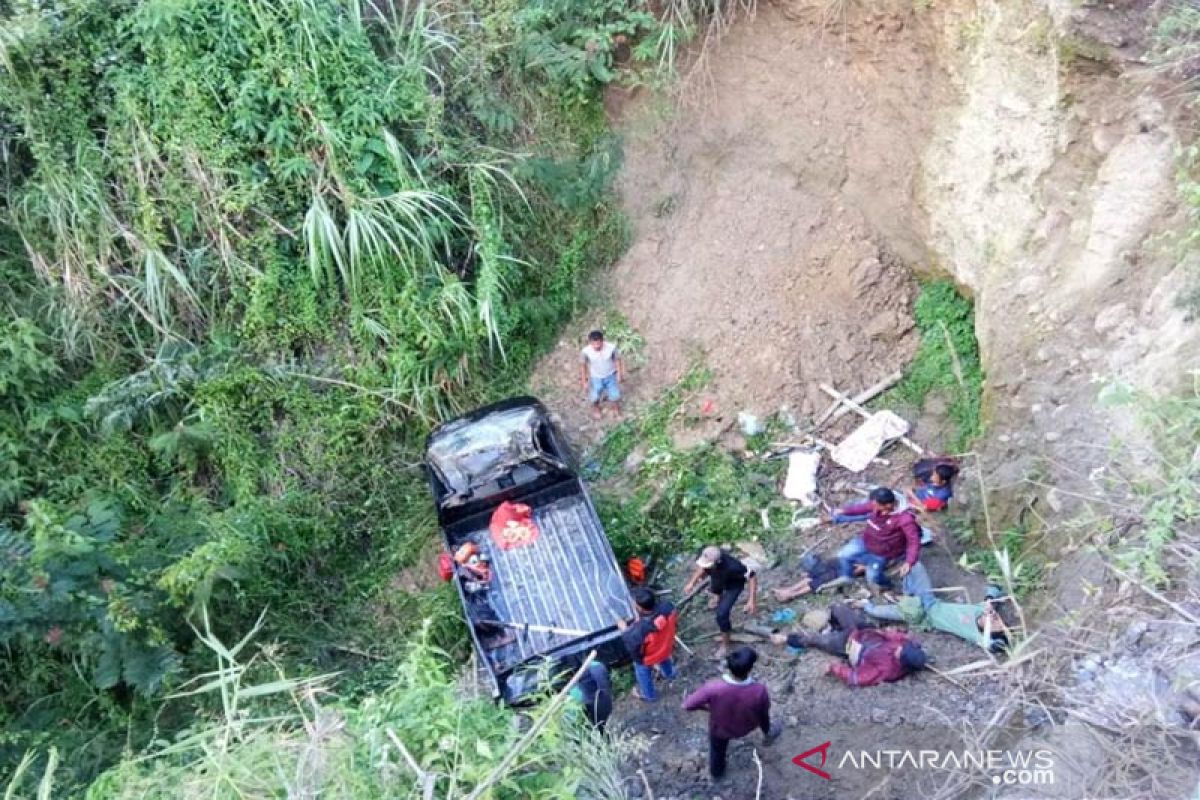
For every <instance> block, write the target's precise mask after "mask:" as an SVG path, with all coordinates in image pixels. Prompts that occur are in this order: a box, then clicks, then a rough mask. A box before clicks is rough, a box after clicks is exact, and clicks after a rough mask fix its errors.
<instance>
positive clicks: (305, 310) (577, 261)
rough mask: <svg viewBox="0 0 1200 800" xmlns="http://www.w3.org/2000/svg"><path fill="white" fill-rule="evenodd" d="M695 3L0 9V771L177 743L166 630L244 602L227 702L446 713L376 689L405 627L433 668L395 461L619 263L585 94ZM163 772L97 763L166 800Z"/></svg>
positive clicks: (423, 503) (175, 658) (442, 597)
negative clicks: (321, 684)
mask: <svg viewBox="0 0 1200 800" xmlns="http://www.w3.org/2000/svg"><path fill="white" fill-rule="evenodd" d="M706 8H707V7H705V6H702V5H700V4H695V5H689V4H687V3H679V4H673V5H672V6H671V8H670V9H669V14H670V17H669V18H668V19H667V21H666V22H661V21H659V20H658V19H656V18H655V17H654V16H653V15H652V14H651V13H649V7H648V6H647V5H645V4H644V3H641V2H639V1H638V0H606V1H605V2H603V3H585V2H578V0H536V2H530V3H523V4H515V3H482V2H473V0H464V2H461V3H455V4H453V5H450V4H444V5H443V4H422V3H417V4H411V3H409V4H400V3H393V2H392V1H391V0H375V2H359V1H358V0H297V2H290V3H276V2H266V0H246V1H245V2H238V3H225V2H217V1H216V0H139V1H136V2H135V0H115V1H114V0H41V1H40V2H34V1H33V0H15V1H14V2H8V3H0V165H2V167H3V168H2V169H0V305H2V306H3V308H4V311H5V319H4V321H3V328H0V453H2V454H3V456H4V458H3V460H2V461H0V645H3V649H2V650H0V669H3V671H4V673H5V674H6V675H7V676H10V679H9V680H6V681H4V683H3V686H2V688H0V730H3V733H2V734H0V765H5V766H3V767H0V770H4V771H8V767H10V766H15V765H17V764H19V763H21V760H22V758H23V757H24V756H25V754H27V753H30V752H33V753H36V754H37V756H36V757H35V759H34V761H33V762H27V763H26V767H27V769H26V775H27V776H32V775H33V774H35V773H40V772H41V768H42V766H44V763H45V760H46V758H47V757H48V755H49V754H50V753H51V752H54V751H53V750H52V748H56V749H57V752H58V753H60V754H67V753H69V754H70V758H60V759H59V763H58V766H57V770H56V771H55V772H54V782H55V784H54V785H55V792H56V793H70V792H73V791H76V790H78V789H79V788H80V787H82V786H84V785H86V784H88V783H89V782H90V781H91V780H93V778H94V777H95V776H96V775H98V774H101V773H102V772H103V771H104V770H105V769H107V768H109V767H110V766H111V765H113V764H114V763H116V762H117V761H119V760H120V759H121V758H122V757H129V758H131V757H135V756H136V755H137V754H139V753H141V752H143V751H144V749H145V748H147V747H149V748H151V750H152V751H156V752H160V751H162V750H163V748H164V747H166V746H167V745H168V743H171V742H178V741H179V740H180V737H184V738H186V737H187V736H190V735H200V734H202V733H203V734H204V735H209V734H208V733H206V732H205V731H207V726H209V725H211V724H215V721H217V720H218V717H216V716H214V714H218V713H219V712H220V711H221V706H220V704H219V703H217V702H215V699H216V698H215V694H214V693H212V692H206V693H199V694H180V692H181V690H182V689H183V687H185V686H193V685H194V684H189V683H188V681H189V680H190V678H189V676H192V675H195V674H196V673H197V672H199V671H206V670H208V669H209V659H210V655H209V654H208V653H207V651H205V650H203V648H200V647H199V644H200V639H199V638H198V635H197V632H196V627H193V626H199V621H198V612H199V610H200V609H202V608H205V609H207V610H208V615H209V617H208V618H209V619H210V620H211V631H206V633H205V637H211V638H212V640H213V641H233V640H235V639H237V638H239V636H240V634H241V633H242V632H244V631H246V630H249V629H251V628H252V627H253V626H254V625H255V623H256V620H258V619H259V615H260V614H261V613H263V612H264V609H265V610H266V611H265V616H264V617H263V618H262V620H261V631H260V633H259V638H260V639H262V640H264V641H269V642H271V644H269V645H263V647H262V653H263V655H262V658H260V659H258V660H256V661H254V662H253V663H254V664H255V665H256V666H255V667H254V670H257V672H255V677H262V675H263V674H275V671H276V670H277V669H278V670H283V669H284V667H286V669H287V674H289V675H294V676H296V678H295V680H299V681H304V680H308V679H310V678H312V676H313V675H314V674H316V673H325V672H329V671H331V670H349V671H351V672H352V674H353V679H352V680H350V679H347V678H343V679H342V680H341V681H340V682H339V683H338V691H339V692H341V693H342V695H343V696H344V697H346V698H351V697H358V698H361V697H367V696H370V694H371V692H372V691H375V690H379V691H383V692H385V696H386V693H387V692H389V691H390V692H393V695H392V700H390V701H389V702H393V703H394V704H395V708H394V709H393V710H392V711H389V712H388V713H389V714H392V713H395V714H396V715H398V716H397V720H399V719H400V718H401V717H404V715H405V714H406V713H407V711H405V710H404V703H418V702H424V700H422V699H421V698H422V697H423V696H424V695H425V694H429V693H435V694H436V692H438V691H442V692H443V693H444V691H446V690H445V689H444V684H445V675H444V674H443V673H440V672H437V671H436V670H432V668H431V672H430V673H429V674H430V675H432V676H433V678H431V680H433V681H434V684H426V683H422V682H419V681H415V680H414V679H412V677H411V675H409V674H408V673H404V672H403V670H401V674H400V675H399V676H397V674H396V672H395V668H394V666H393V663H394V660H395V659H398V658H400V657H401V656H402V655H403V654H404V653H405V652H407V651H406V649H405V648H406V645H405V641H406V640H407V638H408V637H409V636H410V635H412V634H413V633H415V632H416V631H418V630H420V629H422V625H423V620H427V619H428V620H432V623H431V624H430V625H428V626H427V627H426V628H425V636H426V637H427V641H428V643H429V645H430V646H431V647H432V648H433V650H431V651H430V652H447V653H449V654H450V656H451V659H452V660H453V659H457V658H459V657H460V656H462V655H463V653H464V649H463V641H462V637H463V634H462V626H461V624H460V622H459V620H458V617H457V615H458V609H457V603H456V602H455V599H454V597H453V595H452V594H451V593H449V592H447V591H445V590H426V591H422V590H420V587H422V586H426V585H428V584H429V582H430V580H429V579H428V578H427V577H426V576H428V575H429V574H430V572H431V571H432V567H431V565H427V564H424V563H419V559H421V555H420V554H421V553H422V552H428V550H427V549H426V548H427V545H428V543H429V542H431V541H433V539H434V537H435V527H434V523H433V519H432V514H431V510H430V508H429V503H428V499H427V495H426V488H425V485H424V481H423V476H422V474H421V471H420V469H419V465H418V462H419V446H420V442H421V439H422V437H423V435H424V433H425V432H426V431H427V430H428V427H429V425H430V424H431V423H433V422H434V421H435V420H437V419H439V418H441V417H442V416H444V415H446V414H448V413H450V412H452V411H453V410H455V409H458V408H461V407H463V406H465V405H469V404H474V403H477V402H480V401H483V400H487V399H491V398H493V397H496V396H498V395H501V394H505V393H508V392H510V391H511V390H512V389H513V387H515V386H517V385H519V384H520V383H521V382H522V381H523V377H524V375H525V374H526V372H527V370H528V368H529V366H530V365H531V364H532V362H533V360H534V358H535V357H536V356H537V354H538V353H539V352H541V351H542V350H543V349H544V348H545V347H546V346H547V345H548V344H549V343H551V342H552V341H553V339H554V337H555V336H556V335H557V332H558V329H559V327H560V326H561V324H562V323H563V322H564V320H566V319H567V318H569V317H570V315H572V314H574V313H575V312H576V311H577V310H578V305H579V296H580V292H579V288H580V286H581V283H582V281H583V280H584V279H585V277H586V275H587V274H588V272H589V271H590V270H591V269H593V268H594V267H595V266H596V265H599V264H606V263H608V262H610V261H611V260H612V259H613V258H614V257H615V256H616V255H617V254H618V253H619V252H620V251H621V249H622V248H623V246H624V237H625V230H624V225H623V222H622V220H621V219H620V217H619V215H618V214H617V213H616V212H615V210H614V207H613V204H612V200H611V196H610V193H609V183H610V181H611V178H612V176H613V175H614V173H615V171H616V170H617V168H618V167H619V164H620V147H619V143H618V142H617V141H616V139H615V138H614V136H613V135H612V133H611V132H610V131H609V130H608V127H607V125H606V122H605V119H604V115H603V111H602V104H601V102H600V92H601V90H602V88H603V86H604V85H605V84H606V83H608V82H611V81H613V80H616V79H618V78H621V79H625V78H628V79H630V80H644V79H645V75H643V74H641V73H639V70H641V71H642V72H645V71H646V70H660V69H668V70H669V69H670V68H671V66H672V65H673V61H674V55H673V53H674V51H673V49H669V48H668V47H667V44H668V43H667V41H666V40H665V39H664V37H667V38H668V39H670V40H671V42H677V41H679V37H680V36H684V35H690V32H691V31H694V30H695V29H696V27H697V26H696V24H695V23H696V22H697V21H698V20H700V19H702V18H703V14H704V13H705V11H706ZM685 23H686V24H685ZM673 46H674V45H673V44H672V45H671V47H673ZM622 63H627V64H628V65H629V66H628V68H627V69H624V70H623V69H622V68H621V65H622ZM642 64H646V65H647V66H645V67H642V66H640V65H642ZM646 74H650V73H646ZM355 654H358V655H355ZM13 676H20V677H19V679H15V678H13ZM248 677H249V676H248ZM439 686H440V687H443V688H440V689H439V688H438V687H439ZM410 690H411V691H412V692H414V693H415V694H414V695H413V696H412V697H408V695H407V694H405V693H406V692H408V691H410ZM397 693H398V694H397ZM167 696H173V697H174V699H173V700H171V701H170V702H164V698H165V697H167ZM269 699H270V698H266V697H265V696H264V697H261V698H258V699H255V700H253V701H252V702H251V704H250V706H248V707H247V708H246V709H244V710H245V711H247V713H249V714H250V715H251V716H253V715H255V714H268V715H269V712H270V711H271V709H272V704H271V703H270V702H268V700H269ZM277 699H278V698H276V700H277ZM260 702H261V703H263V704H264V706H263V708H262V709H260V708H258V706H257V704H258V703H260ZM306 702H307V701H306ZM346 702H349V700H347V701H346ZM381 702H382V701H381ZM430 702H435V700H430ZM436 702H441V701H440V700H437V701H436ZM274 710H276V711H277V710H278V709H274ZM410 710H411V709H410ZM343 712H346V713H347V714H348V711H347V710H346V709H342V710H339V711H337V712H335V713H338V714H341V713H343ZM414 713H415V712H414ZM438 713H439V714H441V713H442V712H440V711H439V712H438ZM471 713H474V712H471ZM442 716H444V717H446V718H451V715H449V714H448V713H446V714H442ZM347 718H349V717H347ZM355 719H357V720H358V721H357V722H353V723H347V724H348V725H349V726H350V728H348V730H353V731H355V733H354V735H353V736H347V738H346V739H345V741H342V740H339V741H340V743H341V746H344V747H345V749H344V750H342V751H339V755H338V758H342V757H343V756H344V757H345V758H346V759H349V760H350V761H354V762H355V768H356V769H357V768H361V767H362V764H359V763H358V762H359V761H362V760H363V759H364V758H365V754H367V753H368V752H372V753H373V752H375V751H374V750H370V751H368V750H363V749H360V744H359V743H358V741H357V737H358V735H359V732H362V731H365V730H366V727H362V726H369V725H370V724H374V723H373V722H371V721H370V719H368V717H365V716H363V717H357V718H355ZM390 719H391V717H390V716H389V717H387V720H390ZM227 721H228V720H227ZM230 724H232V723H230ZM239 724H240V723H239ZM296 724H297V720H296V719H289V721H288V722H286V723H284V722H279V721H278V720H277V721H276V722H273V723H271V725H270V726H268V727H267V728H264V729H263V730H264V731H266V733H262V734H261V735H260V734H258V733H256V734H254V736H252V737H250V738H248V739H246V740H245V742H244V743H246V744H247V745H253V742H251V741H250V739H254V741H257V742H258V744H257V745H253V746H250V747H249V749H247V750H239V751H240V752H243V753H247V754H250V753H252V752H258V751H255V750H254V748H255V747H259V748H260V750H261V752H258V754H257V755H254V756H253V757H252V758H251V757H250V756H249V755H248V756H247V760H246V761H245V762H243V763H242V765H241V766H242V768H245V769H247V770H249V772H247V775H250V772H258V770H260V769H261V770H264V772H258V774H260V775H261V774H265V771H267V770H270V769H272V766H271V764H275V763H278V762H272V761H271V759H275V758H284V759H286V758H292V757H294V756H296V754H295V753H290V754H289V753H272V752H269V751H270V747H268V744H267V743H268V741H270V740H272V737H278V736H283V737H285V738H286V737H295V736H298V735H300V733H301V731H300V729H299V728H297V727H296ZM389 724H390V723H389ZM395 724H396V725H402V724H403V723H402V722H400V721H397V722H396V723H395ZM505 724H507V720H505ZM356 725H357V726H359V727H354V726H356ZM397 730H400V728H397ZM496 733H497V736H499V732H498V731H497V732H496ZM239 735H240V734H239ZM363 735H365V733H364V734H363ZM480 736H481V740H482V741H485V742H486V741H492V742H494V743H499V742H501V741H502V740H501V739H500V738H489V736H485V735H483V734H480ZM255 737H258V738H257V739H255ZM293 740H294V739H289V741H293ZM377 746H379V745H378V743H372V744H371V745H370V747H372V748H374V747H377ZM413 746H414V747H425V745H419V744H414V745H413ZM171 752H172V753H173V756H172V758H175V757H176V756H178V757H179V758H182V755H180V754H179V753H175V751H171ZM423 752H426V751H424V750H423ZM428 752H430V753H432V752H433V751H432V750H430V751H428ZM431 757H432V756H431ZM255 759H264V760H255ZM367 761H369V759H367ZM155 763H166V762H155ZM189 763H190V762H189ZM296 763H302V762H296ZM555 763H558V762H553V761H552V760H550V759H544V760H543V761H541V762H536V763H535V765H534V767H531V768H530V769H531V770H533V771H537V768H540V767H537V765H538V764H541V765H542V766H544V767H545V771H546V772H547V773H549V772H552V771H553V770H554V769H556V767H555V766H554V764H555ZM170 764H171V766H170V767H169V768H168V767H163V768H162V769H164V770H167V771H165V772H158V771H157V770H158V768H157V767H155V768H154V770H153V771H154V774H149V775H148V774H144V770H145V769H147V768H146V767H144V766H128V765H127V766H123V767H120V768H119V770H118V772H117V773H115V774H118V775H121V776H133V777H131V778H130V780H131V781H132V782H133V783H132V784H131V785H139V786H141V785H145V786H147V787H149V788H148V789H147V791H148V792H150V793H151V794H153V793H154V792H155V791H159V792H160V793H161V792H166V793H169V790H168V789H167V788H164V787H169V786H170V783H169V781H171V780H175V779H178V780H180V781H186V780H191V779H195V780H200V777H198V776H199V775H200V773H199V772H195V771H193V772H192V773H188V775H190V777H188V775H185V774H184V772H186V770H188V769H193V767H191V766H188V764H187V763H185V762H183V761H171V762H170ZM197 769H198V768H197ZM170 770H182V771H183V772H176V773H171V772H170ZM111 774H114V773H110V775H111ZM205 774H206V775H214V774H222V773H221V772H220V769H215V768H214V771H209V772H205ZM251 777H253V776H251ZM374 779H378V780H382V777H379V776H376V778H374ZM105 780H106V781H107V783H102V784H101V786H107V787H109V788H107V789H104V790H103V791H104V792H108V793H109V794H112V793H113V792H115V791H116V789H115V788H114V787H115V786H116V783H117V781H116V779H110V778H106V779H105ZM239 780H240V778H239ZM355 780H360V778H355ZM361 780H363V781H366V782H364V783H362V784H361V785H362V786H363V787H368V788H364V791H368V793H369V791H370V789H369V787H370V786H373V785H374V784H371V783H370V782H369V781H368V780H367V778H361ZM519 780H522V781H524V780H525V779H524V778H520V779H519ZM529 780H531V781H535V778H534V777H533V776H532V775H531V776H530V777H529ZM562 780H563V781H564V782H565V784H569V783H570V780H571V778H570V775H569V774H567V773H566V772H564V774H563V777H562ZM155 782H157V783H155ZM535 782H536V781H535ZM235 784H236V781H235V782H234V783H233V784H231V785H230V788H229V792H230V794H234V793H236V792H235V789H234V788H233V786H234V785H235ZM565 784H564V785H565ZM346 785H350V786H355V787H357V786H358V785H359V784H346ZM155 786H157V787H158V788H157V789H156V788H155ZM331 786H333V787H334V788H336V787H337V786H340V784H331ZM526 788H527V787H526V785H525V784H524V783H521V784H520V786H519V787H516V785H514V787H510V792H511V793H512V794H513V795H514V796H515V795H520V796H535V795H536V792H537V791H541V790H542V789H541V788H537V787H532V788H528V791H529V792H531V793H532V794H522V792H525V791H526ZM97 791H101V790H99V789H98V790H97ZM222 791H223V790H222ZM100 796H108V795H107V794H103V793H102V794H101V795H100Z"/></svg>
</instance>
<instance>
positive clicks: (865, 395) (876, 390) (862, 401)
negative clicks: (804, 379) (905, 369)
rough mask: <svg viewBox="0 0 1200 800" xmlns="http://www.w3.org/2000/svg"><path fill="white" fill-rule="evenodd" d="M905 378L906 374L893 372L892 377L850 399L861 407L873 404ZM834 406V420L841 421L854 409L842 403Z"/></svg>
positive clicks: (874, 384)
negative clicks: (872, 402) (873, 401)
mask: <svg viewBox="0 0 1200 800" xmlns="http://www.w3.org/2000/svg"><path fill="white" fill-rule="evenodd" d="M903 377H904V373H902V372H899V371H897V372H893V373H892V374H891V375H888V376H887V377H886V378H884V379H883V380H881V381H878V382H876V383H873V384H871V385H870V386H868V387H867V388H866V389H863V390H862V391H861V392H859V393H858V394H856V395H854V396H853V397H851V398H850V399H851V400H852V401H854V402H855V403H858V404H859V405H860V406H862V405H866V404H867V403H869V402H871V401H872V400H874V399H875V398H876V397H878V396H879V395H881V394H883V393H884V392H886V391H887V390H888V389H890V388H892V387H893V386H895V385H896V384H897V383H899V382H900V379H901V378H903ZM834 406H835V410H834V412H833V417H832V419H840V418H841V417H843V416H845V415H846V414H849V413H850V412H851V411H852V410H853V409H850V408H847V407H846V406H844V405H842V404H841V403H834Z"/></svg>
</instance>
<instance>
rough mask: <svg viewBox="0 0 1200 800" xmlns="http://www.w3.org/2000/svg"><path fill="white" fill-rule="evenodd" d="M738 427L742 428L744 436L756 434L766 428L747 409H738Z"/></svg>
mask: <svg viewBox="0 0 1200 800" xmlns="http://www.w3.org/2000/svg"><path fill="white" fill-rule="evenodd" d="M737 420H738V427H740V428H741V429H742V433H743V434H744V435H746V436H757V435H758V434H760V433H762V432H763V431H765V430H766V429H767V427H766V426H765V425H763V422H762V420H760V419H759V418H758V417H756V416H755V415H753V414H751V413H750V412H749V411H739V412H738V415H737Z"/></svg>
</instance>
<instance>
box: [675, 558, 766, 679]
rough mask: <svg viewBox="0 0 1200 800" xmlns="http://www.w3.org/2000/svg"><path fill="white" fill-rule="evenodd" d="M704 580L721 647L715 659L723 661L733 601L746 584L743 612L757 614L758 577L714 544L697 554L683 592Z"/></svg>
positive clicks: (735, 600) (728, 639)
mask: <svg viewBox="0 0 1200 800" xmlns="http://www.w3.org/2000/svg"><path fill="white" fill-rule="evenodd" d="M705 577H707V578H708V580H709V584H708V590H709V591H710V592H712V594H713V596H712V598H711V599H710V600H709V608H716V610H717V629H718V630H719V631H720V632H721V647H720V648H719V649H718V650H717V658H724V657H725V655H726V654H727V653H728V652H729V645H730V642H731V639H730V634H731V633H732V631H733V620H732V619H731V613H732V612H733V607H734V605H736V604H737V599H738V597H739V596H740V595H741V593H742V589H744V588H746V585H747V584H749V585H750V596H749V598H747V600H746V613H747V614H754V613H755V612H756V611H758V601H757V596H758V576H757V575H756V574H755V572H754V570H753V569H751V568H749V567H747V566H746V565H745V564H743V563H742V562H741V561H738V560H737V559H736V558H734V557H733V556H731V555H730V554H729V553H727V552H725V551H724V550H722V549H721V548H719V547H716V546H715V545H709V546H708V547H706V548H704V549H703V550H701V551H700V557H699V558H697V559H696V571H695V572H693V573H692V577H690V578H688V582H687V583H686V584H685V585H684V587H683V593H684V594H685V595H686V594H687V593H688V592H690V591H692V589H693V588H694V587H695V586H696V585H697V584H699V583H700V581H701V580H703V579H704V578H705Z"/></svg>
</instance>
